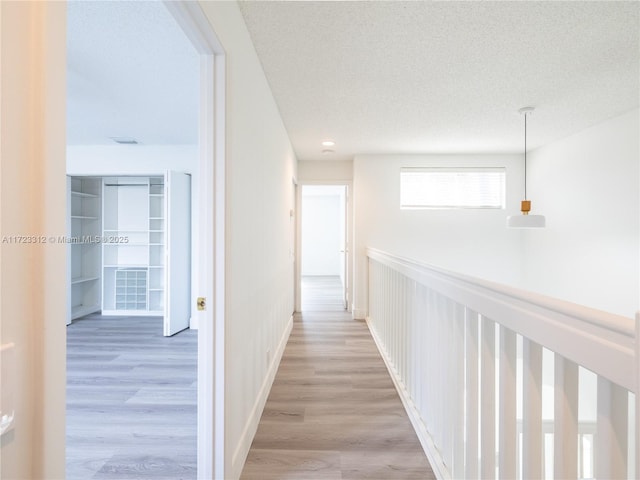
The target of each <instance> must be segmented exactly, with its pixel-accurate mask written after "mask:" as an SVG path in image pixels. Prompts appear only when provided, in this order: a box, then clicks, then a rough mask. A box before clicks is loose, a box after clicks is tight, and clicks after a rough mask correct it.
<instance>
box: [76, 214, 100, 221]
mask: <svg viewBox="0 0 640 480" xmlns="http://www.w3.org/2000/svg"><path fill="white" fill-rule="evenodd" d="M71 218H79V219H81V220H97V219H98V217H88V216H86V215H71Z"/></svg>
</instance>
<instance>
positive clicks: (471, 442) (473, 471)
mask: <svg viewBox="0 0 640 480" xmlns="http://www.w3.org/2000/svg"><path fill="white" fill-rule="evenodd" d="M465 317H466V322H465V323H466V334H465V350H466V356H465V376H466V388H467V396H466V412H467V414H466V419H465V422H466V427H465V430H466V432H467V445H466V451H465V455H464V457H465V476H464V478H466V479H474V478H478V363H479V361H478V360H479V359H478V314H477V313H476V312H474V311H473V310H470V309H466V312H465Z"/></svg>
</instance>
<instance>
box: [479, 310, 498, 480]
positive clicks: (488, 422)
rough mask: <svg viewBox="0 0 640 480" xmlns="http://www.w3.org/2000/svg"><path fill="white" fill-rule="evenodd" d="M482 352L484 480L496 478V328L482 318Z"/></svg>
mask: <svg viewBox="0 0 640 480" xmlns="http://www.w3.org/2000/svg"><path fill="white" fill-rule="evenodd" d="M481 338H482V344H481V350H480V356H481V360H480V370H481V372H482V373H481V382H480V383H481V394H480V406H481V413H480V440H481V442H480V473H481V475H482V478H483V479H490V478H495V476H496V363H495V362H496V328H495V323H494V322H493V321H492V320H490V319H488V318H485V317H482V336H481Z"/></svg>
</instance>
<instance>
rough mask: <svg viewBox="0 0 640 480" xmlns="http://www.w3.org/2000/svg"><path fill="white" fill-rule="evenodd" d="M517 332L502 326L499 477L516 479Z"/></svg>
mask: <svg viewBox="0 0 640 480" xmlns="http://www.w3.org/2000/svg"><path fill="white" fill-rule="evenodd" d="M516 362H517V358H516V334H515V333H514V332H513V331H511V330H509V329H508V328H505V327H503V326H501V327H500V378H499V383H500V418H499V421H500V424H499V428H500V433H499V442H500V448H499V449H498V451H499V452H500V463H499V469H500V470H499V471H500V474H499V477H500V478H501V479H506V480H508V479H515V478H516V472H517V470H516V465H517V459H518V452H517V450H516V447H517V428H516V427H517V425H516V421H517V420H516V372H517V369H516V367H517V363H516Z"/></svg>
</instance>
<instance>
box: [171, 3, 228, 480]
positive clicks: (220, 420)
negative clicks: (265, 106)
mask: <svg viewBox="0 0 640 480" xmlns="http://www.w3.org/2000/svg"><path fill="white" fill-rule="evenodd" d="M163 3H164V4H165V6H166V7H167V9H168V10H169V12H170V13H171V14H172V15H173V17H174V18H175V20H176V22H177V23H178V25H179V26H180V27H181V28H182V30H183V31H184V33H185V35H186V36H187V37H188V38H189V40H191V42H192V44H193V46H194V48H195V49H196V51H197V52H198V54H199V55H200V116H199V128H198V130H199V131H198V134H199V142H198V144H199V158H200V161H199V177H200V178H199V179H197V181H198V191H199V219H198V232H199V234H198V242H197V243H198V247H197V252H198V255H199V257H200V260H199V262H198V263H199V264H200V265H201V266H202V268H201V269H200V273H199V276H198V284H199V285H197V286H196V289H194V291H195V292H198V293H197V295H196V296H198V297H204V298H205V299H206V300H207V306H206V307H205V310H203V311H197V312H196V317H197V318H196V324H197V325H198V420H197V423H198V427H197V428H198V447H197V450H198V478H203V479H210V478H224V473H225V465H224V458H225V449H224V446H225V438H224V432H225V422H224V384H225V377H224V372H225V365H224V358H225V342H224V338H225V337H224V335H225V330H224V323H225V209H226V205H225V164H226V149H225V135H226V133H225V132H226V131H225V110H226V106H225V98H226V97H225V95H226V93H225V92H226V89H225V86H226V54H225V51H224V48H223V47H222V43H221V42H220V40H219V39H218V37H217V35H216V34H215V32H214V30H213V27H212V25H211V23H210V22H209V20H208V19H207V17H206V15H205V13H204V12H203V11H202V8H201V7H200V4H199V3H198V2H193V1H188V0H180V1H177V2H176V1H164V2H163ZM212 205H213V208H211V206H212Z"/></svg>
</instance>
